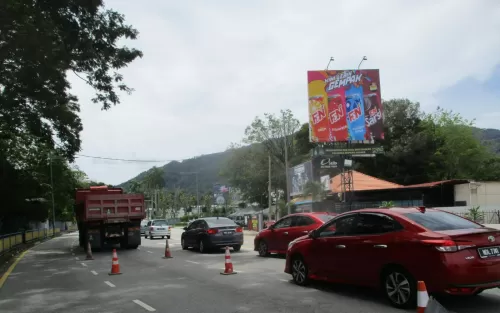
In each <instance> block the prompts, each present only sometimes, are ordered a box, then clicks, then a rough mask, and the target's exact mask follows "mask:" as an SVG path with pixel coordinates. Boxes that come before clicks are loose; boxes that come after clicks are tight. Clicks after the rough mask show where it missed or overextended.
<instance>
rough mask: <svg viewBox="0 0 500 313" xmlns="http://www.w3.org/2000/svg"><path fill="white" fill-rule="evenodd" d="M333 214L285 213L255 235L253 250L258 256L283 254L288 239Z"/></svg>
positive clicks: (313, 227)
mask: <svg viewBox="0 0 500 313" xmlns="http://www.w3.org/2000/svg"><path fill="white" fill-rule="evenodd" d="M335 215H336V214H334V213H325V212H313V213H296V214H290V215H287V216H285V217H283V218H281V219H280V220H279V221H277V222H276V223H274V224H273V225H271V226H269V228H266V229H264V230H262V231H260V232H259V233H258V234H257V236H255V240H254V250H255V251H258V252H259V255H260V256H267V255H269V253H281V254H285V253H286V249H287V247H288V243H289V242H290V241H292V240H294V239H296V238H298V237H301V236H304V234H308V233H309V232H310V231H312V230H315V229H316V228H318V227H320V226H321V225H323V223H325V222H326V221H329V220H330V219H332V218H333V217H334V216H335Z"/></svg>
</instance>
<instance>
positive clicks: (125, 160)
mask: <svg viewBox="0 0 500 313" xmlns="http://www.w3.org/2000/svg"><path fill="white" fill-rule="evenodd" d="M75 156H76V157H77V158H90V159H99V160H109V161H122V162H138V163H161V162H163V163H164V162H172V161H183V160H182V159H177V160H141V159H120V158H109V157H101V156H93V155H85V154H75Z"/></svg>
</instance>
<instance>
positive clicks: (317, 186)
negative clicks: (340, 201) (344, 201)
mask: <svg viewBox="0 0 500 313" xmlns="http://www.w3.org/2000/svg"><path fill="white" fill-rule="evenodd" d="M302 194H303V195H311V197H312V201H313V202H319V201H322V200H323V199H324V198H325V195H326V192H325V190H324V187H323V184H322V183H320V182H315V181H308V182H307V183H306V184H305V185H304V190H303V191H302Z"/></svg>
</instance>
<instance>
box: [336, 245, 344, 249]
mask: <svg viewBox="0 0 500 313" xmlns="http://www.w3.org/2000/svg"><path fill="white" fill-rule="evenodd" d="M335 248H337V249H345V245H336V246H335Z"/></svg>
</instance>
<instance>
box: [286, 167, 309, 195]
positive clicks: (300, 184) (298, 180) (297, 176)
mask: <svg viewBox="0 0 500 313" xmlns="http://www.w3.org/2000/svg"><path fill="white" fill-rule="evenodd" d="M288 175H289V181H290V185H291V186H289V188H288V190H289V191H290V196H292V197H293V196H298V195H302V192H303V190H304V185H305V184H306V183H307V182H308V181H312V163H311V161H308V162H305V163H302V164H299V165H297V166H295V167H292V168H290V169H288Z"/></svg>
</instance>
